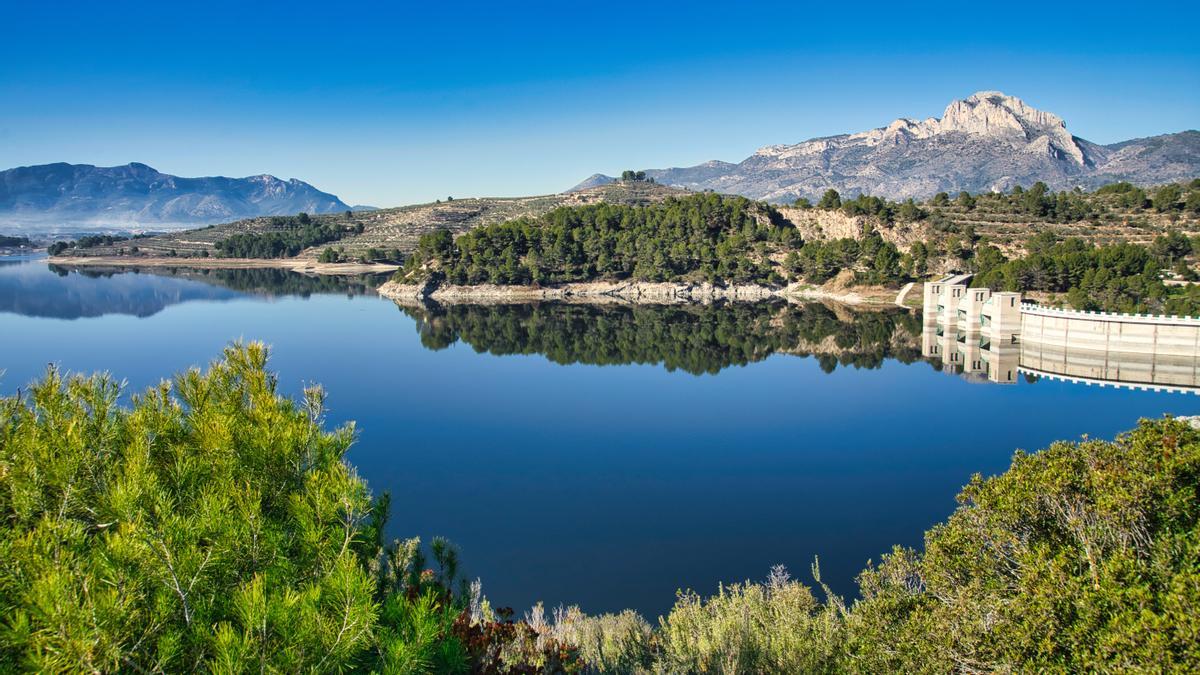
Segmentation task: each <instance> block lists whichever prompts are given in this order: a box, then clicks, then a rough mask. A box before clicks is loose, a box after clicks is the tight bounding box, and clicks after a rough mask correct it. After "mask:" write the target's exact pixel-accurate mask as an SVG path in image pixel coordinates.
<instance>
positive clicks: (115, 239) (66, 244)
mask: <svg viewBox="0 0 1200 675" xmlns="http://www.w3.org/2000/svg"><path fill="white" fill-rule="evenodd" d="M149 236H151V235H148V234H137V235H134V236H132V237H127V236H123V235H119V234H89V235H86V236H83V237H80V238H79V239H76V240H75V241H56V242H54V243H53V244H51V245H50V246H48V247H46V252H47V253H49V254H50V255H59V254H60V253H62V252H64V251H67V250H69V249H88V248H96V247H97V246H112V245H113V244H119V243H121V242H123V241H129V240H131V239H145V238H147V237H149Z"/></svg>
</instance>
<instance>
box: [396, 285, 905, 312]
mask: <svg viewBox="0 0 1200 675" xmlns="http://www.w3.org/2000/svg"><path fill="white" fill-rule="evenodd" d="M872 290H874V291H876V292H871V291H872ZM863 291H864V292H863V293H859V292H857V291H849V290H845V289H837V290H833V289H825V288H821V287H819V286H810V285H807V284H789V285H788V286H780V287H773V286H762V285H759V284H734V285H730V286H715V285H713V284H709V283H688V282H641V281H593V282H576V283H569V284H559V285H554V286H541V287H534V286H502V285H498V284H478V285H473V286H459V285H441V286H434V287H431V286H430V285H423V286H419V285H415V284H401V283H397V282H395V281H390V280H389V281H387V282H385V283H384V284H383V285H382V286H380V287H379V288H378V289H376V292H377V293H378V294H379V295H380V297H384V298H388V299H389V300H392V301H394V302H396V303H397V304H400V305H406V306H415V305H423V304H426V303H428V302H430V301H432V302H436V303H438V304H443V305H456V304H458V305H485V304H514V303H527V302H547V301H553V302H575V303H585V304H614V303H619V304H634V305H636V304H646V305H664V304H678V305H690V304H712V303H714V302H763V301H768V300H783V301H833V302H837V303H841V304H844V305H864V306H875V305H879V306H886V305H890V304H892V300H893V299H894V297H895V291H894V290H888V291H886V294H882V295H881V294H880V293H878V292H877V291H878V289H869V288H864V289H863Z"/></svg>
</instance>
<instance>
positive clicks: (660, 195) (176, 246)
mask: <svg viewBox="0 0 1200 675" xmlns="http://www.w3.org/2000/svg"><path fill="white" fill-rule="evenodd" d="M686 193H687V191H686V190H681V189H679V188H672V187H667V186H663V185H657V184H654V183H648V182H637V181H628V182H617V183H610V184H608V185H601V186H598V187H595V188H591V189H588V190H581V191H578V192H571V193H563V194H556V195H543V196H538V197H514V198H491V197H483V198H471V199H454V200H448V201H444V202H434V203H432V204H417V205H413V206H401V207H397V208H390V209H380V210H377V211H356V212H350V213H338V214H329V215H314V216H311V217H310V218H311V221H312V223H313V224H315V225H317V226H322V225H332V226H335V227H337V228H339V229H341V230H343V231H344V234H343V236H342V237H341V238H340V239H339V240H337V241H335V242H331V243H328V244H322V245H318V246H313V247H310V248H308V249H306V250H304V251H302V252H301V253H300V254H299V255H298V256H297V257H299V258H302V259H312V260H315V259H316V258H317V257H318V256H319V255H320V254H321V252H322V251H323V250H324V249H325V248H327V247H332V248H335V249H343V250H344V253H343V255H344V256H345V257H346V258H349V259H351V260H354V259H358V258H360V257H363V256H366V255H367V252H368V251H370V250H371V249H377V250H380V251H387V250H392V249H395V250H398V251H399V252H400V253H401V255H407V254H408V253H409V252H411V251H412V250H413V248H414V247H415V246H416V243H417V239H419V238H420V237H421V235H422V234H426V233H429V232H433V231H435V230H437V229H440V228H446V229H449V230H450V231H451V232H453V233H454V234H456V235H457V234H461V233H463V232H466V231H468V230H470V229H472V228H475V227H478V226H480V225H488V224H491V223H498V222H503V221H505V220H511V219H513V218H519V217H522V216H536V215H540V214H542V213H546V212H549V211H551V210H553V209H556V208H558V207H560V206H579V205H582V204H591V203H596V202H609V203H617V204H628V205H640V204H648V203H650V202H654V201H659V200H662V199H664V198H666V197H668V196H670V195H681V194H686ZM359 226H361V228H360V227H359ZM287 227H288V225H287V224H286V223H284V222H283V221H282V219H280V218H269V217H268V218H249V219H246V220H239V221H235V222H232V223H226V224H222V225H210V226H208V227H203V228H199V229H195V230H185V231H182V232H173V233H169V234H162V235H157V236H154V237H146V238H138V239H132V240H128V241H121V242H117V243H114V244H111V245H100V246H92V247H89V248H82V249H75V250H71V249H68V250H66V251H63V252H62V255H71V256H84V257H94V256H118V255H120V256H124V257H127V258H136V257H164V256H165V257H180V258H200V257H217V256H218V255H219V252H218V250H217V242H218V241H221V240H224V239H227V238H229V237H231V236H233V235H236V234H266V233H270V232H284V231H286V229H287ZM359 230H361V231H359Z"/></svg>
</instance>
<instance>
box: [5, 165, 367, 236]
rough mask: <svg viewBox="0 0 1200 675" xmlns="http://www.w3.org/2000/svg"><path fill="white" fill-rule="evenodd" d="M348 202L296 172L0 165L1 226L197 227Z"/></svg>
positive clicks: (332, 208) (325, 209)
mask: <svg viewBox="0 0 1200 675" xmlns="http://www.w3.org/2000/svg"><path fill="white" fill-rule="evenodd" d="M349 209H350V207H349V206H348V205H347V204H345V203H344V202H342V200H340V199H338V198H337V197H336V196H334V195H331V194H329V193H327V192H322V191H320V190H318V189H316V188H315V187H313V186H312V185H309V184H308V183H305V182H304V181H301V180H297V179H295V178H293V179H290V180H281V179H279V178H276V177H274V176H269V175H266V174H263V175H259V176H248V177H246V178H227V177H224V176H212V177H204V178H182V177H179V176H172V175H170V174H165V173H161V172H159V171H157V170H155V169H153V168H151V167H149V166H146V165H145V164H139V163H136V162H134V163H131V164H125V165H123V166H112V167H100V166H92V165H90V164H66V163H57V164H43V165H39V166H23V167H18V168H15V169H9V170H7V171H0V225H17V226H21V225H24V226H29V225H37V224H44V223H54V224H55V225H57V226H78V227H137V226H153V227H156V228H159V229H164V228H169V227H171V226H178V227H193V226H196V225H207V224H212V223H221V222H227V221H230V220H236V219H239V218H249V217H254V216H266V215H287V214H295V213H299V212H301V211H306V212H308V213H332V212H337V211H346V210H349Z"/></svg>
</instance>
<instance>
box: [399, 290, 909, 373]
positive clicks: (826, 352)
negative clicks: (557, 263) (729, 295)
mask: <svg viewBox="0 0 1200 675" xmlns="http://www.w3.org/2000/svg"><path fill="white" fill-rule="evenodd" d="M402 311H404V312H405V313H407V314H409V315H410V316H412V317H413V318H415V319H416V320H417V322H418V327H419V330H420V333H421V343H422V344H423V345H425V347H427V348H429V349H435V350H436V349H444V348H446V347H448V346H450V345H451V344H453V343H455V342H457V341H460V340H461V341H462V342H464V343H466V344H469V345H471V347H473V348H474V349H475V350H476V351H479V352H487V353H491V354H497V355H503V354H541V355H544V356H545V357H546V358H548V359H550V360H551V361H553V362H555V363H560V364H571V363H587V364H595V365H607V364H629V363H639V364H662V365H663V366H664V367H666V368H667V369H668V370H672V371H673V370H676V369H679V370H683V371H686V372H688V373H692V374H701V373H717V372H719V371H720V370H722V369H724V368H727V367H729V366H735V365H739V366H740V365H745V364H748V363H753V362H756V361H761V360H763V359H765V358H766V357H768V356H770V355H771V354H773V353H775V352H781V351H782V352H788V353H793V354H800V355H813V356H816V357H817V358H818V359H819V361H820V365H821V369H822V370H824V371H825V372H831V371H833V370H834V369H835V368H836V367H837V366H838V365H839V364H840V365H853V366H855V367H858V368H878V367H879V366H880V365H881V364H882V363H883V360H884V359H885V358H895V359H898V360H900V361H902V362H904V363H910V362H912V361H914V360H917V359H919V358H920V343H919V336H920V334H921V333H920V331H921V325H920V318H919V317H916V316H914V315H913V314H911V313H909V312H906V311H904V310H899V309H897V310H894V311H882V312H848V311H834V310H833V309H831V308H829V307H826V306H824V305H819V304H813V305H805V306H797V305H788V304H784V303H746V304H740V303H739V304H726V305H711V306H648V305H636V306H625V305H618V306H606V305H572V304H561V303H540V304H519V305H451V306H446V307H430V308H421V309H411V308H402Z"/></svg>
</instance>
